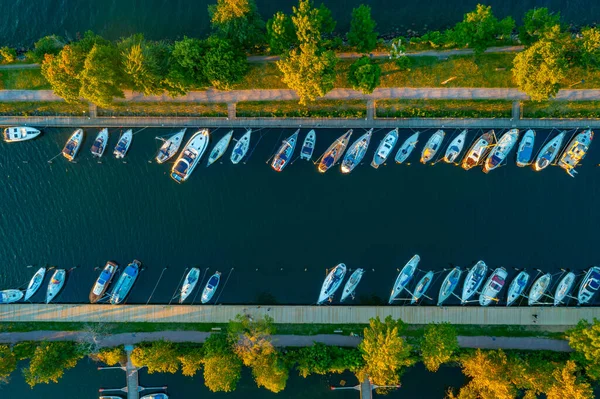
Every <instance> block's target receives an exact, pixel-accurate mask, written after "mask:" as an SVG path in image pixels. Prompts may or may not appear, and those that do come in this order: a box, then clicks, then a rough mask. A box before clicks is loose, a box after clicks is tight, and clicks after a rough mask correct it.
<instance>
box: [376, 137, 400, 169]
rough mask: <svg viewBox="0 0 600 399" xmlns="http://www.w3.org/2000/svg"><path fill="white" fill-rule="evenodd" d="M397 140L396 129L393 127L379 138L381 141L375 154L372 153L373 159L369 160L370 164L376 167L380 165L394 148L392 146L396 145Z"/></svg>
mask: <svg viewBox="0 0 600 399" xmlns="http://www.w3.org/2000/svg"><path fill="white" fill-rule="evenodd" d="M397 142H398V129H394V130H392V131H390V132H388V134H386V135H385V137H384V138H383V140H381V143H379V146H378V147H377V150H376V151H375V154H373V161H371V166H372V167H374V168H375V169H377V168H379V167H380V166H381V165H383V164H384V163H385V161H387V159H388V157H389V156H390V154H391V153H392V151H393V150H394V147H395V146H396V143H397Z"/></svg>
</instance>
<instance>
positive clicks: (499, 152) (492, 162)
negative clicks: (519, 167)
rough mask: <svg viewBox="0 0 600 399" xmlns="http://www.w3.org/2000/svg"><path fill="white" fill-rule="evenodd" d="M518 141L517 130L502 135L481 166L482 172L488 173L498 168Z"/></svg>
mask: <svg viewBox="0 0 600 399" xmlns="http://www.w3.org/2000/svg"><path fill="white" fill-rule="evenodd" d="M518 139H519V129H510V130H509V131H508V132H506V133H504V134H503V135H502V137H500V140H498V144H496V146H495V147H494V148H493V149H492V151H491V152H490V155H488V157H487V159H486V160H485V163H484V164H483V171H484V172H485V173H488V172H489V171H491V170H494V169H496V168H497V167H499V166H500V165H501V164H502V162H504V160H505V159H506V157H507V156H508V154H509V153H510V151H511V150H512V149H513V147H514V146H515V144H517V140H518Z"/></svg>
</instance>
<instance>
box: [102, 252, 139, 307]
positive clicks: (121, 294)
mask: <svg viewBox="0 0 600 399" xmlns="http://www.w3.org/2000/svg"><path fill="white" fill-rule="evenodd" d="M141 267H142V263H141V262H140V261H139V260H135V259H134V260H133V262H131V263H130V264H128V265H127V267H126V268H125V270H123V273H121V275H120V276H119V279H118V280H117V282H116V283H115V285H114V287H113V289H112V291H111V294H110V303H111V304H112V305H118V304H120V303H122V302H123V301H124V300H125V299H127V296H128V295H129V293H130V292H131V289H132V288H133V285H134V284H135V282H136V280H137V278H138V276H139V275H140V268H141Z"/></svg>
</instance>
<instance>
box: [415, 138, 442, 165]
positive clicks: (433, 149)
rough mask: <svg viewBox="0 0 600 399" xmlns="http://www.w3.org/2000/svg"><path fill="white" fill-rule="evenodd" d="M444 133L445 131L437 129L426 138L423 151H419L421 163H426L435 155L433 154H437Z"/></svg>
mask: <svg viewBox="0 0 600 399" xmlns="http://www.w3.org/2000/svg"><path fill="white" fill-rule="evenodd" d="M445 135H446V132H444V131H443V130H438V131H437V132H435V133H434V134H432V135H431V137H430V138H429V140H427V143H425V147H423V151H422V152H421V163H427V162H429V161H431V160H432V159H433V158H434V157H435V154H437V152H438V150H439V149H440V147H441V146H442V142H443V141H444V136H445Z"/></svg>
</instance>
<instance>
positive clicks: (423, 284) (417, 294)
mask: <svg viewBox="0 0 600 399" xmlns="http://www.w3.org/2000/svg"><path fill="white" fill-rule="evenodd" d="M432 281H433V272H432V271H431V270H430V271H428V272H427V273H425V275H424V276H423V277H421V279H420V280H419V282H418V283H417V285H416V286H415V289H414V291H413V293H412V297H411V299H410V303H416V302H418V301H419V299H421V297H422V296H424V295H425V293H426V292H427V290H428V289H429V286H430V285H431V282H432Z"/></svg>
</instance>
